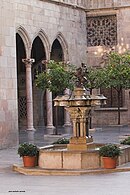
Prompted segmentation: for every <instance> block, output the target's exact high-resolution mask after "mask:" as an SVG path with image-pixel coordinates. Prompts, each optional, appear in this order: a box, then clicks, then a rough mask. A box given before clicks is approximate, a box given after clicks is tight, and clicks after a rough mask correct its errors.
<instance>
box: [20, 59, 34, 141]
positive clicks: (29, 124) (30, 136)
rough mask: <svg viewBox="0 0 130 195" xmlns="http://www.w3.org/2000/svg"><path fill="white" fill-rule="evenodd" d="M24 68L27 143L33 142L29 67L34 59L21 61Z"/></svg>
mask: <svg viewBox="0 0 130 195" xmlns="http://www.w3.org/2000/svg"><path fill="white" fill-rule="evenodd" d="M22 61H23V62H24V64H25V66H26V98H27V133H28V142H32V143H33V141H34V132H35V129H34V126H33V94H32V73H31V67H32V63H33V62H34V59H23V60H22Z"/></svg>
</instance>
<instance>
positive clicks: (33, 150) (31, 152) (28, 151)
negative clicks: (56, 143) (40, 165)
mask: <svg viewBox="0 0 130 195" xmlns="http://www.w3.org/2000/svg"><path fill="white" fill-rule="evenodd" d="M38 151H39V150H38V148H37V146H36V145H34V144H31V143H23V144H20V145H19V147H18V154H19V155H20V157H21V156H36V155H37V154H38Z"/></svg>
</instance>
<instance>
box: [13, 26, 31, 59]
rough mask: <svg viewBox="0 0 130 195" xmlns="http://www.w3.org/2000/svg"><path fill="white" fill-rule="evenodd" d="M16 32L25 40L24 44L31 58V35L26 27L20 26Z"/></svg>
mask: <svg viewBox="0 0 130 195" xmlns="http://www.w3.org/2000/svg"><path fill="white" fill-rule="evenodd" d="M16 33H18V34H19V35H20V37H21V38H22V40H23V43H24V46H25V51H26V57H27V58H30V54H31V53H30V48H31V40H30V38H29V35H28V33H27V31H26V30H25V29H24V27H22V26H19V27H18V28H17V29H16Z"/></svg>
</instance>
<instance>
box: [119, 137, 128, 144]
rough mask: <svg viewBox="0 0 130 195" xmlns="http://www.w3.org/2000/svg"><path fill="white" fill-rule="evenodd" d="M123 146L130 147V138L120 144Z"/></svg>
mask: <svg viewBox="0 0 130 195" xmlns="http://www.w3.org/2000/svg"><path fill="white" fill-rule="evenodd" d="M120 143H121V144H124V145H130V137H128V138H126V139H124V140H123V141H121V142H120Z"/></svg>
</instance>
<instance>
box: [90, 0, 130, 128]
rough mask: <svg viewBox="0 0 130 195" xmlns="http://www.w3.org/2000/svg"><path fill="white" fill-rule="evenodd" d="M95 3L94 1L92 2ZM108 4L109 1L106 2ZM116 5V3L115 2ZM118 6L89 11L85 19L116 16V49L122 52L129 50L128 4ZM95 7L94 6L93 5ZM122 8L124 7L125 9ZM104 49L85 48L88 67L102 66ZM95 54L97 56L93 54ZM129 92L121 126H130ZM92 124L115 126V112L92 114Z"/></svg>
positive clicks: (126, 92)
mask: <svg viewBox="0 0 130 195" xmlns="http://www.w3.org/2000/svg"><path fill="white" fill-rule="evenodd" d="M94 2H95V1H94ZM104 2H106V1H104ZM108 2H109V1H108ZM115 3H116V1H115ZM117 3H118V6H120V5H121V6H122V7H121V6H120V7H119V8H117V9H113V8H109V9H105V8H103V6H102V9H96V7H95V9H96V10H93V9H92V10H89V12H87V17H90V16H91V17H92V16H94V17H95V16H109V15H116V16H117V42H118V44H119V45H118V47H122V51H121V52H123V50H124V49H126V50H127V49H128V50H129V49H130V7H129V6H130V3H128V1H123V2H121V1H117ZM94 5H95V4H94ZM123 6H126V7H125V8H124V7H123ZM108 7H109V6H108ZM108 7H107V8H108ZM98 8H101V6H98ZM105 49H108V48H106V47H104V46H103V47H101V46H94V47H88V48H87V51H88V53H87V63H88V65H90V66H95V67H99V66H102V65H103V64H102V63H101V62H102V56H101V53H102V54H103V51H104V50H105ZM95 52H96V53H97V54H95ZM129 93H130V90H127V91H125V94H124V97H125V98H124V105H123V109H122V111H121V124H130V103H129V101H130V95H129ZM93 123H94V124H95V125H99V126H100V125H107V124H111V125H113V124H114V125H116V124H117V111H116V109H112V110H110V109H109V108H108V109H107V108H106V109H101V110H100V111H98V110H97V111H96V112H95V113H94V119H93Z"/></svg>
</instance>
